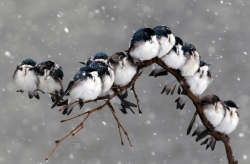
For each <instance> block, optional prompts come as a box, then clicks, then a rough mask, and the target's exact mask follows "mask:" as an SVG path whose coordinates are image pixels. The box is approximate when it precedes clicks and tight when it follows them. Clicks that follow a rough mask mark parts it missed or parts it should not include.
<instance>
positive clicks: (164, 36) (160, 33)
mask: <svg viewBox="0 0 250 164" xmlns="http://www.w3.org/2000/svg"><path fill="white" fill-rule="evenodd" d="M153 30H154V32H155V35H156V37H157V40H158V42H159V44H160V51H159V53H158V55H157V56H158V58H161V57H163V56H164V55H166V54H167V53H169V51H170V50H171V49H172V48H173V46H174V45H175V44H176V43H175V36H174V34H173V33H172V31H171V30H170V28H168V27H167V26H165V25H161V26H156V27H155V28H153Z"/></svg>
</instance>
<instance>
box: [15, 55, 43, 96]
mask: <svg viewBox="0 0 250 164" xmlns="http://www.w3.org/2000/svg"><path fill="white" fill-rule="evenodd" d="M36 69H37V67H36V62H35V61H34V60H33V59H29V58H28V59H24V60H23V61H22V63H20V64H18V65H17V67H16V70H15V71H14V73H13V80H14V82H15V83H16V85H17V86H18V87H19V88H20V90H19V91H20V92H22V93H23V92H24V91H27V92H28V95H29V98H30V99H32V98H33V96H34V97H35V98H37V99H40V97H39V94H38V91H37V89H38V85H39V79H38V74H37V71H36ZM19 91H17V92H19Z"/></svg>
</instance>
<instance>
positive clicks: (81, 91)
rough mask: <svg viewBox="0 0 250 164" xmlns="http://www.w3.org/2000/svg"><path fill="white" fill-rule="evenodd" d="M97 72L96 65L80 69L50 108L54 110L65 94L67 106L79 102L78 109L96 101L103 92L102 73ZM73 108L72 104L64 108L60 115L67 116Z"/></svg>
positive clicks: (97, 67)
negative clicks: (90, 101) (67, 96)
mask: <svg viewBox="0 0 250 164" xmlns="http://www.w3.org/2000/svg"><path fill="white" fill-rule="evenodd" d="M99 70H100V68H99V66H98V65H97V64H93V65H89V66H86V67H82V68H80V69H79V70H78V71H77V73H76V75H75V76H74V77H73V79H72V80H71V81H70V83H69V84H68V87H67V89H66V90H65V92H64V93H63V94H62V95H61V96H60V98H58V99H57V100H56V101H55V103H54V104H53V105H52V107H51V108H54V107H55V106H56V105H57V104H58V103H59V102H60V100H61V99H62V98H63V97H64V96H65V95H66V94H69V98H68V100H67V104H70V103H72V102H74V101H77V100H80V109H81V108H82V107H83V105H84V102H85V101H88V100H94V99H96V98H97V97H98V96H99V95H100V94H101V93H102V91H103V86H102V80H101V77H102V76H103V72H98V71H99ZM75 106H76V104H73V105H71V106H69V107H67V108H65V109H64V111H63V113H62V114H67V115H69V114H70V113H71V112H72V110H73V108H74V107H75Z"/></svg>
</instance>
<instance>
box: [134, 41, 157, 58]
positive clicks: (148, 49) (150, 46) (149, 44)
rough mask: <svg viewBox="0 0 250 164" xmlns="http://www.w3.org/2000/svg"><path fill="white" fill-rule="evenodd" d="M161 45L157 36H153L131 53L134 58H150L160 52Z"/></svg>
mask: <svg viewBox="0 0 250 164" xmlns="http://www.w3.org/2000/svg"><path fill="white" fill-rule="evenodd" d="M159 50H160V45H159V42H158V40H157V39H156V36H153V37H152V39H151V41H146V42H144V43H143V44H141V45H139V46H138V47H136V48H135V49H133V50H131V51H130V55H131V56H132V57H133V58H134V59H142V60H149V59H152V58H154V57H156V56H157V55H158V53H159Z"/></svg>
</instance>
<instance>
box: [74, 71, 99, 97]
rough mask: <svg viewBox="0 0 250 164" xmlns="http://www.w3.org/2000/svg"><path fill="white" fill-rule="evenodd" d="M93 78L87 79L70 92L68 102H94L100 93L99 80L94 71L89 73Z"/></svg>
mask: <svg viewBox="0 0 250 164" xmlns="http://www.w3.org/2000/svg"><path fill="white" fill-rule="evenodd" d="M91 74H92V76H93V78H89V77H88V78H87V79H86V80H84V81H81V82H79V84H78V85H77V86H76V87H75V88H73V89H72V90H71V91H70V100H71V101H75V100H78V99H83V101H88V100H94V99H96V98H97V96H99V95H100V94H101V93H102V82H101V78H100V77H98V73H97V72H96V71H94V72H92V73H91Z"/></svg>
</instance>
